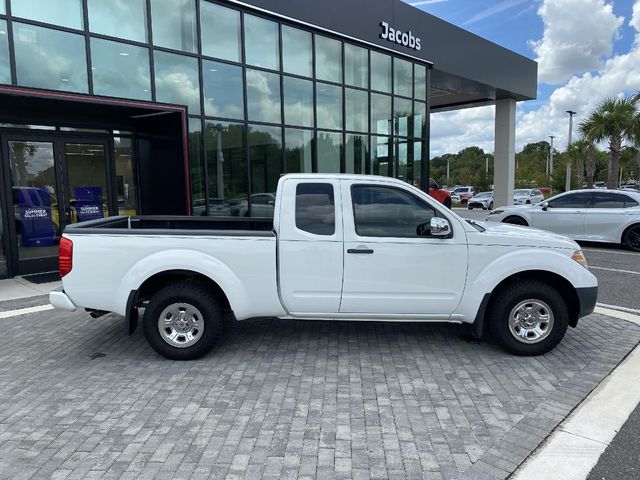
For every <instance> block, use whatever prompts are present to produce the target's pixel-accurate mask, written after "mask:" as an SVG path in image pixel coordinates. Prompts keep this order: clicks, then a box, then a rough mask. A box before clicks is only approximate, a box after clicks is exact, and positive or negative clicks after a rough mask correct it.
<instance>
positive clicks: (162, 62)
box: [153, 50, 200, 114]
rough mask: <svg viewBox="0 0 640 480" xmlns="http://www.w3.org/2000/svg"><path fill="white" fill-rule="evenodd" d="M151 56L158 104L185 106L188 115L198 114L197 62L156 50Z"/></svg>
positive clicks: (198, 79) (189, 58)
mask: <svg viewBox="0 0 640 480" xmlns="http://www.w3.org/2000/svg"><path fill="white" fill-rule="evenodd" d="M153 55H154V62H155V63H154V66H155V77H156V99H157V100H158V102H166V103H177V104H179V105H186V106H187V107H188V108H189V113H195V114H198V113H200V78H199V75H198V60H197V59H195V58H192V57H187V56H184V55H177V54H175V53H167V52H160V51H158V50H156V51H154V52H153Z"/></svg>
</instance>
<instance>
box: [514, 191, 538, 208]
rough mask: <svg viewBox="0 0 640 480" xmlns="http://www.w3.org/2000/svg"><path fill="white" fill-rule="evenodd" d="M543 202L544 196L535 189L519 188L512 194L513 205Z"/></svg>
mask: <svg viewBox="0 0 640 480" xmlns="http://www.w3.org/2000/svg"><path fill="white" fill-rule="evenodd" d="M543 200H544V195H543V194H542V192H541V191H540V190H538V189H537V188H519V189H518V190H516V191H514V192H513V203H514V204H515V205H530V204H532V203H538V202H542V201H543Z"/></svg>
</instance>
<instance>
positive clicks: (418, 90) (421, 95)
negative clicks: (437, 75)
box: [414, 63, 427, 101]
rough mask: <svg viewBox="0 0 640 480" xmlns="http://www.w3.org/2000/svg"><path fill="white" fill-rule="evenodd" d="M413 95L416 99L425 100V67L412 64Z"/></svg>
mask: <svg viewBox="0 0 640 480" xmlns="http://www.w3.org/2000/svg"><path fill="white" fill-rule="evenodd" d="M414 68H415V79H414V95H415V98H416V100H425V101H426V100H427V67H425V66H424V65H418V64H417V63H416V64H414Z"/></svg>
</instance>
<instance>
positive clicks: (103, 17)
mask: <svg viewBox="0 0 640 480" xmlns="http://www.w3.org/2000/svg"><path fill="white" fill-rule="evenodd" d="M87 7H88V9H89V29H90V30H91V31H92V32H95V33H101V34H103V35H111V36H113V37H119V38H125V39H127V40H135V41H137V42H146V41H147V2H146V1H145V0H128V1H126V2H122V1H116V2H114V1H113V0H87Z"/></svg>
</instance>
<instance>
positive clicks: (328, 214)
mask: <svg viewBox="0 0 640 480" xmlns="http://www.w3.org/2000/svg"><path fill="white" fill-rule="evenodd" d="M296 227H297V228H299V229H300V230H304V231H305V232H309V233H313V234H315V235H333V234H334V233H335V231H336V207H335V201H334V197H333V185H331V184H330V183H300V184H298V185H297V186H296Z"/></svg>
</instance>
